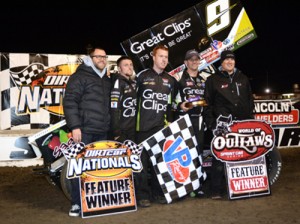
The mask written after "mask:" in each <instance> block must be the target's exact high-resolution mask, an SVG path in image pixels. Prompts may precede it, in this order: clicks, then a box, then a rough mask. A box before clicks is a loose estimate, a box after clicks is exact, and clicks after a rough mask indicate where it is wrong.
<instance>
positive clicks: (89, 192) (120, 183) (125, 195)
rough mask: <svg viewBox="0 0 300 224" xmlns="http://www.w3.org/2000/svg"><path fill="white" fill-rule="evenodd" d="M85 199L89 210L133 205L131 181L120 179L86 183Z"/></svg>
mask: <svg viewBox="0 0 300 224" xmlns="http://www.w3.org/2000/svg"><path fill="white" fill-rule="evenodd" d="M84 190H85V199H86V203H87V207H88V209H93V208H100V207H107V206H118V205H126V204H131V203H132V201H131V200H132V199H131V197H130V180H129V179H128V178H126V179H118V180H108V181H99V182H85V183H84Z"/></svg>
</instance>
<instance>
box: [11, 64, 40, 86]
mask: <svg viewBox="0 0 300 224" xmlns="http://www.w3.org/2000/svg"><path fill="white" fill-rule="evenodd" d="M43 70H44V65H43V64H41V63H32V64H30V65H28V66H18V67H13V68H10V71H9V72H10V75H11V77H12V79H13V81H14V82H15V84H16V85H17V86H22V85H29V84H30V83H32V81H33V80H34V78H35V77H36V76H37V75H38V74H39V73H41V72H42V71H43Z"/></svg>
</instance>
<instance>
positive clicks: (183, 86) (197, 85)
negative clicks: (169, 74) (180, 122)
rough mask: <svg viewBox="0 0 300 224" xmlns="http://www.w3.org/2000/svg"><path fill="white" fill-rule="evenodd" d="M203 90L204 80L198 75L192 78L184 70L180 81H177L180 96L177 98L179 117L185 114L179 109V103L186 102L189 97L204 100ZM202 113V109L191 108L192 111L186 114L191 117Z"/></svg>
mask: <svg viewBox="0 0 300 224" xmlns="http://www.w3.org/2000/svg"><path fill="white" fill-rule="evenodd" d="M204 89H205V79H204V78H203V77H202V76H201V75H200V73H199V72H198V75H197V77H196V78H192V77H191V76H190V75H189V74H188V72H187V70H184V71H183V73H182V76H181V78H180V80H179V81H178V91H179V94H180V98H179V99H178V97H177V102H178V110H179V115H184V114H186V112H184V111H183V110H181V109H180V105H181V103H183V102H185V101H187V100H188V98H190V97H193V98H195V97H199V99H201V100H203V99H204ZM201 112H202V107H200V106H199V107H193V108H192V109H190V110H188V112H187V113H188V114H189V115H191V116H200V115H201Z"/></svg>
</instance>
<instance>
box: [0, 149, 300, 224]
mask: <svg viewBox="0 0 300 224" xmlns="http://www.w3.org/2000/svg"><path fill="white" fill-rule="evenodd" d="M280 152H281V156H282V160H283V167H282V171H281V174H280V177H279V180H278V181H277V182H276V183H275V184H273V185H272V186H271V195H267V196H261V197H252V198H247V199H238V200H228V199H227V198H224V199H223V200H219V201H214V200H211V199H210V198H201V199H200V198H189V197H187V198H185V199H183V200H181V201H178V202H175V203H172V204H168V205H160V204H152V206H151V207H150V208H138V210H137V211H134V212H128V213H122V214H114V215H106V216H101V217H93V218H78V217H77V218H73V217H69V216H68V211H69V208H70V202H69V201H68V200H67V199H66V197H65V196H64V194H63V193H62V191H60V189H59V188H58V187H57V186H53V185H50V184H49V183H48V182H47V180H46V178H45V177H44V176H40V175H35V174H33V172H32V167H24V168H20V167H0V214H1V215H0V220H1V221H0V222H1V223H3V224H27V223H28V224H35V223H38V224H48V223H51V224H54V223H55V224H69V223H72V224H77V223H80V224H81V223H84V224H94V223H101V224H106V223H111V224H115V223H116V224H123V223H126V224H127V223H128V224H135V223H142V224H148V223H149V224H150V223H154V224H166V223H172V224H176V223H185V224H189V223H193V224H196V223H203V224H210V223H213V224H221V223H243V224H248V223H249V224H254V223H255V224H268V223H270V224H277V223H278V224H283V223H289V224H292V223H300V217H299V216H300V168H299V167H300V166H299V164H300V148H294V149H280Z"/></svg>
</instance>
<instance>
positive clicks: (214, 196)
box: [211, 194, 222, 200]
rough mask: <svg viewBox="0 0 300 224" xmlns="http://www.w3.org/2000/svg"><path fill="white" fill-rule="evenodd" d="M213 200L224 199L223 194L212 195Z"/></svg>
mask: <svg viewBox="0 0 300 224" xmlns="http://www.w3.org/2000/svg"><path fill="white" fill-rule="evenodd" d="M211 199H212V200H220V199H222V197H221V195H219V194H214V195H213V196H212V197H211Z"/></svg>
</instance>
